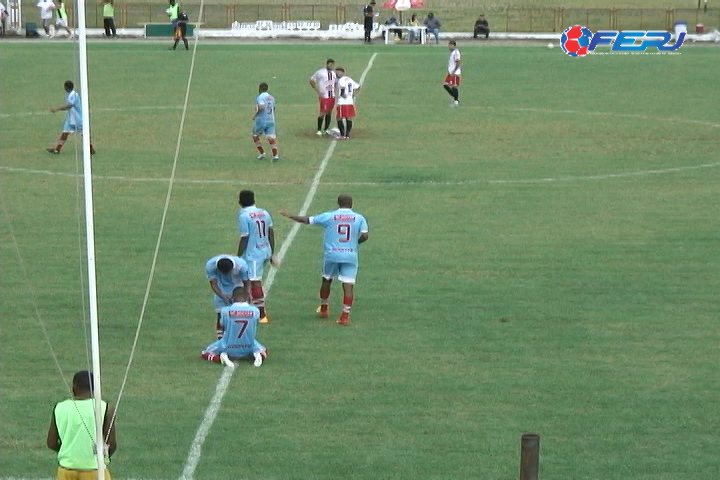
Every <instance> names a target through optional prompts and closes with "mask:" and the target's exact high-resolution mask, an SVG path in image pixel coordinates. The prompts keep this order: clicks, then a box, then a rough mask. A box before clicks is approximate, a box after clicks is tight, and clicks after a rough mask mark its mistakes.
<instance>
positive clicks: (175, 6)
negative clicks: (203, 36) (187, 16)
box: [165, 0, 180, 37]
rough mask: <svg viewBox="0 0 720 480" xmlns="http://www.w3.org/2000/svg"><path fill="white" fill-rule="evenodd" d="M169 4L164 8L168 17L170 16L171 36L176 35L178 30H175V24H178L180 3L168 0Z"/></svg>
mask: <svg viewBox="0 0 720 480" xmlns="http://www.w3.org/2000/svg"><path fill="white" fill-rule="evenodd" d="M169 2H170V6H169V7H168V8H166V9H165V13H167V14H168V17H170V23H171V24H172V26H173V37H177V35H178V31H177V24H178V15H179V14H180V4H179V3H177V2H176V1H175V0H169Z"/></svg>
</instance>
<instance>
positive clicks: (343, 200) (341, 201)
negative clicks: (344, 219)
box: [337, 193, 352, 208]
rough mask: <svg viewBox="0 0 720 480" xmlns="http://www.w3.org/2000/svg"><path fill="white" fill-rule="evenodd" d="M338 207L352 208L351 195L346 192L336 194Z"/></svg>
mask: <svg viewBox="0 0 720 480" xmlns="http://www.w3.org/2000/svg"><path fill="white" fill-rule="evenodd" d="M337 202H338V207H342V208H352V197H351V196H350V195H348V194H347V193H342V194H340V195H338V200H337Z"/></svg>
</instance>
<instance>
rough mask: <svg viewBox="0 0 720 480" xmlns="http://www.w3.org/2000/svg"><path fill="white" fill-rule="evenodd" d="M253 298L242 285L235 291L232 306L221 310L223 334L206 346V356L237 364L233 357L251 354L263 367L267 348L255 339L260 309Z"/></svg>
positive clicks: (204, 351)
mask: <svg viewBox="0 0 720 480" xmlns="http://www.w3.org/2000/svg"><path fill="white" fill-rule="evenodd" d="M248 300H249V297H248V294H247V292H246V291H245V290H244V289H243V288H242V287H237V288H235V289H234V290H233V292H232V302H233V303H232V305H229V306H227V307H223V309H222V310H221V311H220V323H221V326H222V330H223V334H222V337H221V338H220V339H219V340H218V341H216V342H213V343H211V344H210V345H208V346H207V347H205V349H204V350H203V351H202V354H201V355H200V356H201V357H202V358H203V359H205V360H207V361H210V362H215V363H221V362H222V363H224V364H225V365H227V366H228V367H231V368H233V367H235V364H234V363H233V362H232V359H238V358H244V357H251V358H254V360H255V366H256V367H259V366H260V365H262V362H263V360H264V359H265V358H267V349H266V348H265V347H264V346H263V345H262V344H261V343H260V342H258V341H257V340H256V339H255V334H256V333H257V324H258V318H259V317H260V311H259V310H258V309H257V308H256V307H254V306H252V305H250V304H249V303H248Z"/></svg>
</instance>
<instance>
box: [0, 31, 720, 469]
mask: <svg viewBox="0 0 720 480" xmlns="http://www.w3.org/2000/svg"><path fill="white" fill-rule="evenodd" d="M460 46H461V48H462V50H463V54H464V63H465V65H464V67H463V82H464V83H463V86H462V90H461V95H462V97H461V100H462V103H463V106H462V107H461V108H457V109H450V108H448V107H447V103H448V100H449V96H448V95H447V94H446V93H445V92H444V91H443V89H442V87H441V85H440V84H441V80H442V78H443V76H444V68H445V64H446V58H447V50H446V49H444V48H434V47H427V48H410V47H405V46H400V45H398V46H391V47H384V46H373V47H369V48H364V47H363V46H360V45H336V44H325V45H312V46H307V45H232V44H224V45H210V44H201V45H200V46H199V48H198V50H197V57H196V63H195V69H194V75H193V80H192V85H191V89H190V97H189V105H188V110H187V117H186V121H185V128H184V131H183V133H182V142H181V148H180V155H179V160H178V166H177V181H176V183H175V184H174V188H173V191H172V196H171V198H170V203H169V210H168V216H167V221H166V226H165V231H164V236H163V238H162V241H161V244H160V251H159V257H158V262H157V272H156V276H155V279H154V281H153V283H152V285H151V290H150V297H149V302H148V305H147V311H146V314H145V317H144V325H143V328H142V331H141V335H140V341H139V350H138V353H137V355H136V357H135V359H134V363H133V366H132V368H131V370H130V375H129V380H128V383H127V386H126V390H125V392H124V394H123V397H122V401H121V404H120V407H119V419H118V440H119V443H120V447H119V450H118V452H117V454H116V456H115V458H114V461H113V463H112V466H111V467H112V470H113V474H114V477H115V478H117V479H129V478H143V479H157V480H171V479H176V478H178V477H179V476H180V475H181V473H182V471H183V468H184V466H185V464H186V462H187V459H188V455H189V449H190V445H191V443H192V441H193V438H194V437H195V434H196V431H197V429H198V427H199V425H200V424H201V422H202V420H203V416H204V414H205V411H206V409H207V408H208V406H209V402H210V399H211V398H212V396H213V394H214V392H215V386H216V384H217V382H218V379H219V377H220V375H221V367H220V366H218V365H214V364H209V363H207V362H202V361H200V360H199V359H198V354H199V351H200V350H201V349H202V348H203V347H204V346H205V345H207V344H208V343H210V341H212V337H213V332H214V323H213V319H214V316H213V312H212V308H211V305H210V295H209V294H210V290H209V288H208V285H207V281H206V279H205V277H204V271H203V267H204V263H205V261H206V260H207V259H208V258H210V257H211V256H213V255H216V254H218V253H223V252H233V251H234V250H235V249H236V245H237V243H236V242H237V235H236V233H235V229H236V225H235V216H236V213H237V204H236V195H237V192H238V190H240V189H241V188H252V189H254V190H255V191H256V194H257V198H258V204H259V205H260V206H263V207H265V208H267V209H268V210H270V211H271V212H272V213H274V214H275V223H276V229H277V232H278V235H279V239H280V240H281V241H282V240H284V239H286V238H287V236H288V233H289V231H290V228H291V226H292V225H291V224H290V222H289V221H286V220H285V219H284V218H282V217H280V215H279V214H277V212H278V211H279V209H281V208H287V209H289V210H291V211H297V210H299V209H300V207H301V205H302V203H303V201H304V199H305V197H306V196H307V195H308V191H309V189H310V183H311V180H312V179H313V177H314V175H315V174H316V172H317V169H318V167H319V166H320V164H321V161H322V160H323V158H324V157H325V156H326V154H327V152H328V148H329V146H330V141H329V140H327V139H318V138H316V137H315V135H314V131H315V109H316V100H315V97H314V96H313V93H312V91H311V90H310V88H309V87H308V85H307V77H308V76H309V75H310V74H311V73H312V72H313V71H314V70H315V69H317V68H319V67H320V66H322V65H323V62H324V60H325V58H326V57H328V56H332V57H334V58H335V59H336V60H337V61H338V64H341V65H342V66H344V67H345V68H346V69H347V70H348V72H349V73H350V74H351V75H352V76H354V77H355V78H356V79H358V78H359V77H360V76H361V73H362V72H363V71H364V70H365V69H366V67H367V66H368V61H369V60H370V58H371V55H372V54H373V53H374V52H377V53H378V56H377V57H376V60H375V62H374V65H373V66H372V68H371V69H370V70H369V71H368V74H367V78H366V82H365V86H364V88H363V90H362V93H361V96H360V97H359V106H358V108H359V117H358V118H357V121H356V122H355V138H354V139H353V140H351V141H349V142H340V143H338V145H337V147H336V149H335V150H334V152H333V153H332V156H331V158H330V160H329V163H328V167H327V170H326V171H325V172H324V174H323V176H322V178H321V181H320V186H319V188H318V191H317V195H316V196H315V198H314V200H313V202H312V205H311V208H310V212H311V213H316V212H320V211H324V210H327V209H330V208H332V207H333V206H334V201H335V198H336V196H337V195H338V194H339V193H343V192H346V193H350V194H352V195H353V196H354V198H355V202H356V203H355V207H356V209H357V210H358V211H360V212H362V213H364V214H365V215H366V217H367V218H368V221H369V223H370V228H371V232H370V241H369V242H368V243H367V244H365V245H363V247H362V252H361V265H360V276H359V280H358V286H357V289H356V304H355V307H354V309H353V325H352V326H351V327H348V328H342V327H338V326H336V325H335V323H334V322H332V321H331V320H327V321H324V320H318V319H316V318H315V316H314V309H315V306H316V304H317V289H318V286H319V274H318V269H319V261H320V253H321V252H320V232H319V231H318V230H315V229H312V228H311V227H306V228H303V229H301V230H300V233H299V234H298V236H297V237H296V238H295V240H294V242H293V243H292V245H291V246H290V248H289V250H288V253H287V256H286V257H285V261H284V264H283V266H282V268H281V269H280V270H279V271H278V273H277V277H276V280H275V282H274V284H273V286H272V289H271V292H270V295H269V299H268V305H269V311H270V314H271V316H272V318H273V322H272V323H271V324H269V325H267V326H263V327H262V328H261V331H260V335H259V338H260V340H261V341H262V342H264V343H265V344H266V345H267V346H268V348H269V349H270V351H271V358H270V359H269V360H268V362H267V363H266V365H264V366H263V367H262V368H260V369H254V368H253V367H251V366H250V365H242V367H241V368H239V369H238V371H236V373H235V374H234V376H233V378H232V382H231V384H230V387H229V390H228V392H227V394H226V396H225V398H224V401H223V404H222V407H221V409H220V411H219V414H218V417H217V419H216V421H215V423H214V424H213V426H212V428H211V430H210V434H209V436H208V438H207V441H206V442H205V444H204V447H203V450H202V456H201V458H200V462H199V464H198V467H197V470H196V471H195V475H194V478H196V479H198V480H217V479H224V478H234V479H258V478H259V479H265V480H290V479H312V480H336V479H347V480H365V479H398V480H415V479H437V480H440V479H442V480H447V479H452V480H456V479H457V480H461V479H471V478H472V479H493V480H501V479H502V480H504V479H513V478H517V472H518V464H519V439H520V435H521V434H522V433H524V432H537V433H539V434H540V435H541V437H542V440H541V445H542V446H541V449H542V456H541V478H542V479H544V480H580V479H584V480H598V479H602V480H628V479H634V480H641V479H643V480H650V479H652V480H660V479H662V480H678V479H683V480H690V479H708V478H713V477H714V476H716V475H717V472H718V471H720V459H718V456H717V455H716V448H715V445H716V443H717V442H716V436H717V435H716V434H717V425H718V423H720V415H719V414H718V409H717V397H718V393H719V392H718V381H719V380H720V377H719V375H718V369H717V345H718V341H719V340H720V327H718V311H719V310H720V302H719V301H718V295H717V292H718V289H719V288H720V281H719V280H718V273H717V272H718V270H719V269H720V254H718V249H717V244H718V236H719V235H720V227H719V225H718V220H717V213H716V210H717V192H718V186H717V185H718V181H719V180H720V163H719V162H718V158H717V145H718V143H717V138H718V137H717V134H718V128H720V113H719V112H718V110H717V109H716V108H715V106H714V105H715V102H716V98H717V96H718V87H717V82H716V79H717V77H718V73H720V67H718V62H717V54H718V53H717V52H718V51H717V49H715V48H712V47H693V46H690V45H688V46H684V47H683V48H682V49H681V50H680V52H681V54H680V55H591V56H588V57H586V58H583V59H571V58H569V57H567V56H566V55H564V54H563V53H562V52H561V50H559V49H554V50H548V49H546V48H541V47H533V46H527V47H515V48H512V47H494V48H482V47H475V46H473V47H470V46H465V45H463V44H461V45H460ZM75 55H76V51H75V47H74V46H73V45H71V44H69V43H41V42H38V43H35V44H31V43H14V44H8V46H7V48H4V49H3V84H4V86H5V87H6V88H5V89H4V93H3V101H2V104H1V106H0V125H1V126H2V132H3V135H2V144H1V145H0V206H1V207H2V208H1V209H0V272H2V273H1V274H0V291H1V292H2V294H1V298H2V302H0V318H1V319H2V324H1V327H0V343H1V344H2V350H1V352H2V353H1V354H0V425H1V426H2V427H1V428H0V451H2V452H3V453H2V462H1V463H0V478H1V479H8V478H10V477H14V478H26V479H35V478H47V477H51V476H52V475H53V474H54V468H55V458H54V454H53V452H51V451H50V450H48V449H47V448H45V434H46V430H47V424H48V422H49V419H50V413H51V409H52V406H53V404H54V402H56V401H58V400H60V399H62V398H63V397H64V396H65V395H66V394H67V390H66V387H65V383H64V382H63V379H62V378H61V376H60V374H59V372H58V370H57V369H56V367H55V366H54V364H53V360H52V356H51V353H50V349H49V346H48V345H47V343H46V342H45V340H44V337H43V334H42V329H41V327H42V326H44V328H46V329H47V332H48V335H49V337H50V340H51V343H52V350H53V351H54V352H55V354H56V355H57V357H58V361H59V363H60V366H61V368H62V371H63V374H64V378H65V380H66V381H69V379H70V377H71V375H72V374H73V373H74V372H75V371H76V370H80V369H83V368H85V367H86V365H87V360H86V341H85V328H84V326H83V316H84V315H83V301H82V292H83V289H84V287H83V283H82V282H81V276H82V268H81V265H82V258H83V252H82V248H81V247H80V245H81V242H82V240H83V239H82V238H81V236H80V235H81V232H82V228H81V227H80V223H79V220H78V203H79V202H80V200H79V199H78V195H79V194H78V191H79V189H80V186H79V182H80V180H79V179H78V178H77V177H76V176H75V174H76V173H77V172H78V169H79V166H78V157H77V154H76V147H77V146H78V145H79V142H78V139H75V138H71V140H70V141H69V142H68V144H67V146H66V148H65V150H64V151H63V153H62V154H61V155H59V156H51V155H49V154H48V153H47V152H45V150H44V149H45V147H47V146H50V145H51V144H52V143H53V142H54V140H55V138H56V136H57V134H58V133H59V131H60V127H61V125H62V121H63V116H62V114H59V113H58V114H55V115H52V114H50V113H48V112H47V110H48V108H49V107H51V106H56V105H59V104H61V103H62V102H63V99H64V96H63V90H62V83H63V81H64V80H66V79H77V69H76V67H75V61H74V58H75ZM89 56H90V69H91V71H90V82H91V106H92V132H93V142H94V144H95V146H96V148H97V150H98V154H97V155H96V156H95V157H94V158H93V169H94V173H95V174H96V175H97V177H96V179H95V182H94V188H95V190H94V198H95V219H96V230H95V231H96V241H97V265H98V290H99V293H98V295H99V313H100V330H101V346H102V361H103V372H102V373H103V381H104V396H105V397H106V398H107V399H108V400H109V401H111V402H115V401H116V400H117V395H118V393H119V389H120V384H121V381H122V377H123V373H124V369H125V367H126V365H127V362H128V356H129V351H130V347H131V345H132V341H133V335H134V332H135V329H136V326H137V323H138V319H139V317H140V309H141V305H142V302H143V295H144V292H145V288H146V284H147V281H148V276H149V274H150V266H151V261H152V258H153V250H154V248H155V244H156V242H157V241H158V233H159V228H160V221H161V217H162V212H163V207H164V204H165V198H166V195H167V192H168V182H167V179H168V178H169V176H170V173H171V169H172V164H173V157H174V152H175V145H176V141H177V136H178V131H179V126H180V118H181V113H182V108H181V107H182V104H183V101H184V98H185V91H186V87H187V79H188V75H189V72H190V59H191V52H190V53H188V52H184V51H178V52H169V51H167V47H166V45H165V44H164V43H157V42H153V43H129V42H118V43H92V44H90V45H89ZM28 59H32V61H30V62H28ZM261 81H268V82H269V83H270V91H271V92H272V93H273V94H274V95H275V96H276V97H277V99H278V114H277V115H278V123H279V136H280V137H279V140H280V148H281V155H282V156H283V160H282V162H280V163H279V164H268V163H261V162H257V161H256V160H255V152H254V150H253V146H252V142H251V140H250V138H249V136H248V134H249V131H250V126H251V125H250V115H251V111H252V102H253V97H254V95H255V93H256V91H257V90H256V89H257V84H258V83H259V82H261ZM339 297H340V294H339V290H338V289H337V286H336V288H335V289H334V291H333V297H332V301H333V305H332V308H333V317H334V314H336V313H337V312H338V309H339V301H340V298H339Z"/></svg>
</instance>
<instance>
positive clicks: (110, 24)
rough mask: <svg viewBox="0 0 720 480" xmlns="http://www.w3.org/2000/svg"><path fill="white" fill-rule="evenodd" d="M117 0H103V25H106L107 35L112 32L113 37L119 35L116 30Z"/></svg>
mask: <svg viewBox="0 0 720 480" xmlns="http://www.w3.org/2000/svg"><path fill="white" fill-rule="evenodd" d="M114 1H115V0H103V1H102V6H103V27H105V36H106V37H109V36H110V35H111V34H112V38H115V37H117V32H116V30H115V5H114V4H113V2H114Z"/></svg>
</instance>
